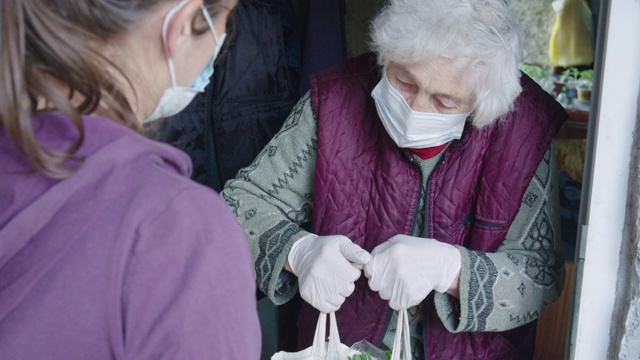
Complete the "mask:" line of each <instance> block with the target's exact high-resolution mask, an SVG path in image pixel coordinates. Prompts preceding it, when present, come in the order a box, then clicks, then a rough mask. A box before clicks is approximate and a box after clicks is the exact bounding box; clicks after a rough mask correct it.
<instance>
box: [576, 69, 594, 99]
mask: <svg viewBox="0 0 640 360" xmlns="http://www.w3.org/2000/svg"><path fill="white" fill-rule="evenodd" d="M592 86H593V69H589V70H583V71H580V73H579V74H578V82H577V83H576V90H577V91H578V100H579V101H582V102H589V101H590V100H591V88H592Z"/></svg>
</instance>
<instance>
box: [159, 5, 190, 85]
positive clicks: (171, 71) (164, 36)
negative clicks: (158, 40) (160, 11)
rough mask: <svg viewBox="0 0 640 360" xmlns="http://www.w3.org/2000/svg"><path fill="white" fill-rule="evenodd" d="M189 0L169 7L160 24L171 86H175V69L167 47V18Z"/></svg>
mask: <svg viewBox="0 0 640 360" xmlns="http://www.w3.org/2000/svg"><path fill="white" fill-rule="evenodd" d="M188 2H189V0H182V1H181V2H180V3H179V4H178V5H176V7H174V8H173V9H171V10H170V11H169V12H168V13H167V16H165V18H164V23H163V24H162V45H163V46H164V55H165V56H166V57H167V62H168V63H169V74H170V75H171V85H172V87H177V86H178V84H177V83H176V71H175V69H174V67H173V60H171V56H169V49H168V47H167V29H168V28H169V20H171V18H172V17H173V15H175V14H176V13H177V12H178V11H179V10H180V9H182V8H183V7H184V6H185V5H187V3H188Z"/></svg>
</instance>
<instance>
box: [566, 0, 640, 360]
mask: <svg viewBox="0 0 640 360" xmlns="http://www.w3.org/2000/svg"><path fill="white" fill-rule="evenodd" d="M600 15H601V16H603V17H605V19H606V20H605V21H606V24H603V22H600V28H601V29H600V30H604V29H606V33H602V34H601V35H600V36H601V38H600V39H599V44H598V49H597V50H596V51H597V52H599V53H600V54H603V56H601V57H600V58H598V57H597V58H596V77H598V78H599V80H600V83H599V85H600V91H599V93H597V92H596V91H597V90H596V91H594V95H595V96H596V98H599V102H598V103H597V104H592V111H591V113H592V114H591V119H590V123H591V124H590V128H589V138H588V144H589V145H588V147H589V148H590V149H591V151H592V153H591V154H592V157H591V158H589V157H588V158H587V161H586V163H585V171H586V172H585V175H586V176H588V174H589V173H590V174H591V176H590V178H589V179H587V180H586V181H585V183H584V184H583V186H584V187H583V197H582V206H583V207H582V208H581V220H582V223H583V226H582V228H581V231H580V235H579V238H580V239H581V240H580V245H579V248H578V249H579V250H578V254H577V255H578V256H577V259H578V261H577V263H576V265H577V276H578V278H577V286H576V294H575V296H574V299H575V300H574V301H575V302H574V318H573V329H572V334H571V341H570V349H569V350H570V356H571V358H572V359H579V360H589V359H594V360H602V359H615V358H617V356H618V353H617V352H616V351H615V342H616V341H619V340H617V339H615V336H616V334H617V333H618V332H619V331H618V329H620V328H621V327H622V326H623V324H620V323H618V321H616V319H619V318H620V316H619V315H617V314H614V305H615V304H616V298H617V297H618V296H628V293H627V292H626V291H625V290H624V289H621V288H619V287H618V286H617V283H618V278H619V276H620V274H621V273H624V272H628V270H629V269H630V268H631V267H632V266H633V265H634V264H633V260H632V259H631V258H630V257H627V256H623V257H621V249H622V245H623V244H624V245H626V244H628V243H629V242H633V240H634V239H632V238H631V236H632V235H630V234H629V231H628V226H627V227H625V221H628V216H629V214H628V212H627V209H628V207H627V205H628V201H627V199H628V196H629V195H630V192H629V191H630V189H629V186H628V184H629V179H630V165H631V163H630V162H631V154H632V150H631V149H632V142H633V131H634V130H635V129H636V126H635V124H636V122H637V119H638V113H639V112H640V110H639V109H638V106H639V105H638V102H639V99H640V95H639V93H640V0H611V1H610V2H606V0H605V1H603V2H602V3H601V8H600ZM603 25H604V26H603ZM596 81H597V80H596ZM595 85H596V86H598V84H597V83H596V84H595ZM589 148H588V150H587V151H588V152H589ZM633 168H635V167H633ZM631 176H638V174H631ZM631 191H632V193H633V192H635V193H637V192H638V189H631ZM621 258H622V259H623V261H622V262H621V261H620V259H621ZM618 310H619V308H618ZM610 349H613V351H611V353H610Z"/></svg>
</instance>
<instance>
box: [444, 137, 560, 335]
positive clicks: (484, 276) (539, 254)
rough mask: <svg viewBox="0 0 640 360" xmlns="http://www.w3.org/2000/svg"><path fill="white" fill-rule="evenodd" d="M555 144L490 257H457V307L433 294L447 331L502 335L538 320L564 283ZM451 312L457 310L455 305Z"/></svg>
mask: <svg viewBox="0 0 640 360" xmlns="http://www.w3.org/2000/svg"><path fill="white" fill-rule="evenodd" d="M556 179H557V176H556V164H555V144H552V145H551V147H550V149H549V150H548V151H547V153H546V154H545V157H544V159H543V161H542V162H541V163H540V165H539V166H538V169H537V171H536V174H535V176H534V178H533V180H532V181H531V183H530V184H529V187H528V189H527V191H526V192H525V195H524V197H523V199H522V205H521V207H520V210H519V212H518V214H517V216H516V218H515V221H514V223H513V224H512V225H511V227H510V228H509V231H508V233H507V236H506V238H505V240H504V242H503V243H502V245H501V246H500V248H499V249H498V250H497V251H496V252H494V253H485V252H479V251H471V250H468V249H465V248H459V249H460V251H461V252H462V269H461V272H460V303H459V308H458V309H455V310H454V306H452V301H456V302H457V300H456V299H454V298H452V297H450V296H449V295H446V294H440V293H437V294H436V295H435V299H436V300H435V301H436V309H437V312H438V316H439V317H440V319H441V320H442V321H443V323H444V324H445V326H446V327H447V329H449V331H451V332H463V331H505V330H509V329H512V328H515V327H518V326H521V325H524V324H525V323H528V322H530V321H533V320H535V319H537V318H538V316H539V315H540V312H541V310H542V308H543V307H544V306H546V305H548V304H550V303H552V302H553V301H555V300H556V299H557V298H558V297H559V296H560V293H561V291H562V287H563V284H564V275H565V274H564V259H563V255H562V244H561V237H560V212H559V211H560V210H559V209H560V206H559V193H558V191H559V190H558V186H557V180H556ZM456 307H457V306H456Z"/></svg>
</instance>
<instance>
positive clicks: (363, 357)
mask: <svg viewBox="0 0 640 360" xmlns="http://www.w3.org/2000/svg"><path fill="white" fill-rule="evenodd" d="M385 355H386V360H391V351H387V352H386V353H385ZM349 360H373V358H372V357H371V354H369V353H368V352H365V353H362V354H356V355H353V356H349Z"/></svg>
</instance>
